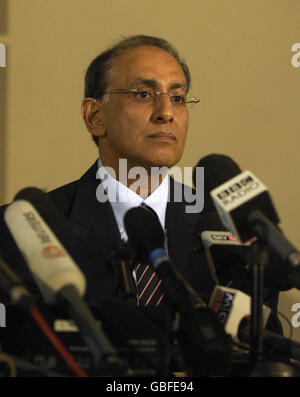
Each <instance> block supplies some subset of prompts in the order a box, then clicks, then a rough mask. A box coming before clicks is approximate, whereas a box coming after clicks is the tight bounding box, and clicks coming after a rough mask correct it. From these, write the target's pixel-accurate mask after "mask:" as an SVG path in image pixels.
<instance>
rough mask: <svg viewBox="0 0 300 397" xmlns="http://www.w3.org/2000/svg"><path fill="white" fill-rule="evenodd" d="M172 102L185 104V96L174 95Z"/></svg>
mask: <svg viewBox="0 0 300 397" xmlns="http://www.w3.org/2000/svg"><path fill="white" fill-rule="evenodd" d="M171 98H172V102H174V103H185V96H184V95H172V97H171Z"/></svg>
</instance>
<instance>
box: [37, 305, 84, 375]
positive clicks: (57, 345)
mask: <svg viewBox="0 0 300 397" xmlns="http://www.w3.org/2000/svg"><path fill="white" fill-rule="evenodd" d="M29 312H30V315H31V316H32V317H33V319H34V320H35V321H36V323H37V324H38V326H39V327H40V328H41V330H42V331H43V333H44V334H45V336H46V337H47V338H48V339H49V340H50V342H51V343H52V345H53V346H54V347H55V349H56V350H57V351H58V353H59V354H60V355H61V356H62V358H63V359H64V360H65V361H66V363H67V364H68V366H69V367H70V368H71V369H72V370H73V371H74V372H75V373H76V375H77V376H78V377H88V375H87V373H86V372H85V371H84V370H83V369H82V368H81V367H80V366H79V364H78V363H77V362H76V360H75V358H74V357H73V356H72V354H70V353H69V352H68V350H67V349H66V348H65V346H64V345H63V344H62V342H61V341H60V340H59V339H58V338H57V336H56V335H55V333H54V332H53V331H52V329H51V328H50V327H49V325H48V324H47V322H46V321H45V319H44V317H43V316H42V314H41V313H40V311H39V310H38V309H37V308H36V307H32V308H30V309H29Z"/></svg>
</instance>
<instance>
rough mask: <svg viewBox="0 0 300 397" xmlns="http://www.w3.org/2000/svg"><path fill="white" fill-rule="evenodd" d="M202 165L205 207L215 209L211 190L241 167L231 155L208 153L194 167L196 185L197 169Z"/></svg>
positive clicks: (231, 176)
mask: <svg viewBox="0 0 300 397" xmlns="http://www.w3.org/2000/svg"><path fill="white" fill-rule="evenodd" d="M201 167H203V168H204V207H205V209H206V210H208V211H210V210H214V209H215V207H214V204H213V201H212V199H211V197H210V192H211V190H213V189H214V188H215V187H216V186H219V185H221V184H222V183H224V182H226V181H227V180H228V179H230V178H233V177H234V176H236V175H238V174H239V173H240V172H241V169H240V167H239V166H238V165H237V164H236V163H235V162H234V161H233V160H232V159H231V158H230V157H229V156H226V155H224V154H215V153H213V154H208V155H207V156H204V157H202V159H200V160H199V162H198V164H197V165H196V166H195V167H194V169H193V183H194V186H196V185H197V171H198V169H199V168H201Z"/></svg>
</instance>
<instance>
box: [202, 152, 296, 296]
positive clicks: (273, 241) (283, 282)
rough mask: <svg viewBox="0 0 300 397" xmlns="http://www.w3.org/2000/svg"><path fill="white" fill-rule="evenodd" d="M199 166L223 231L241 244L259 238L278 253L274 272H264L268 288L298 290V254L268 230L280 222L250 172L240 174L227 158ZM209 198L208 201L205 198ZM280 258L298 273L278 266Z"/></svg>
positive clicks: (212, 159)
mask: <svg viewBox="0 0 300 397" xmlns="http://www.w3.org/2000/svg"><path fill="white" fill-rule="evenodd" d="M198 166H203V167H206V169H207V170H208V172H206V174H205V190H206V193H205V197H206V200H207V201H208V203H209V204H208V206H209V208H210V205H211V202H214V205H215V208H216V209H217V212H218V214H219V217H220V220H221V222H222V224H223V225H224V227H225V229H227V230H229V231H230V232H231V233H232V234H234V235H235V236H236V237H237V238H238V240H239V241H240V242H246V241H248V240H249V239H251V238H253V237H262V238H263V239H264V241H267V243H268V244H269V246H270V247H271V248H272V249H273V251H275V252H276V253H277V255H278V259H277V257H276V258H275V260H273V259H274V255H273V257H272V261H273V262H274V266H273V270H274V271H272V269H267V268H266V269H265V270H266V277H265V281H266V284H267V286H268V287H271V288H272V287H274V288H276V289H278V290H287V289H290V288H293V287H296V288H299V285H300V276H299V274H298V270H297V269H298V265H296V264H297V263H298V258H299V255H298V251H297V250H296V249H294V247H293V246H292V245H291V244H290V243H289V242H287V240H286V239H285V237H284V236H283V234H282V233H281V232H280V231H279V229H278V228H276V226H274V227H273V228H271V226H270V222H271V221H272V223H273V224H274V223H276V224H277V223H278V222H279V218H278V215H277V213H276V210H275V207H274V205H273V202H272V200H271V197H270V195H269V193H268V191H267V189H266V187H265V186H264V185H263V184H262V183H261V182H260V181H259V180H258V179H257V178H256V177H255V176H254V175H253V174H252V173H251V172H250V171H245V172H243V173H241V170H240V168H239V166H238V165H237V164H236V163H235V162H234V160H232V159H231V158H230V157H229V156H225V155H219V154H212V155H208V156H206V157H204V158H203V159H201V160H200V161H199V163H198V165H197V167H198ZM208 195H209V196H211V198H208ZM257 209H258V210H261V212H263V214H262V216H261V214H260V213H258V212H257V211H254V210H257ZM249 214H251V216H252V217H253V218H252V217H251V216H249ZM266 217H268V219H267V220H266ZM268 220H269V221H270V222H268ZM262 225H263V226H262ZM202 230H203V229H202ZM210 230H215V229H213V228H210ZM279 258H281V259H282V260H285V261H286V260H289V262H290V263H293V267H294V268H297V269H295V270H293V269H291V268H289V269H288V268H287V267H285V268H284V267H283V266H282V265H281V264H280V263H279ZM269 267H270V266H269Z"/></svg>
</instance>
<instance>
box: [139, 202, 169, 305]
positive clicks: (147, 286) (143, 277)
mask: <svg viewBox="0 0 300 397" xmlns="http://www.w3.org/2000/svg"><path fill="white" fill-rule="evenodd" d="M141 207H142V208H144V209H145V210H146V211H149V212H151V213H152V214H153V215H154V216H157V214H156V213H155V211H154V210H153V209H152V208H150V207H149V206H147V205H146V204H144V203H143V204H141ZM135 271H136V279H137V293H138V300H139V304H140V305H141V306H147V305H149V304H150V305H151V306H158V305H159V304H160V302H161V301H162V299H163V296H164V293H163V283H162V280H161V279H160V278H159V277H158V276H157V274H156V273H155V272H154V270H152V268H151V267H150V266H149V265H145V264H143V263H140V264H139V265H137V267H136V269H135Z"/></svg>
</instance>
